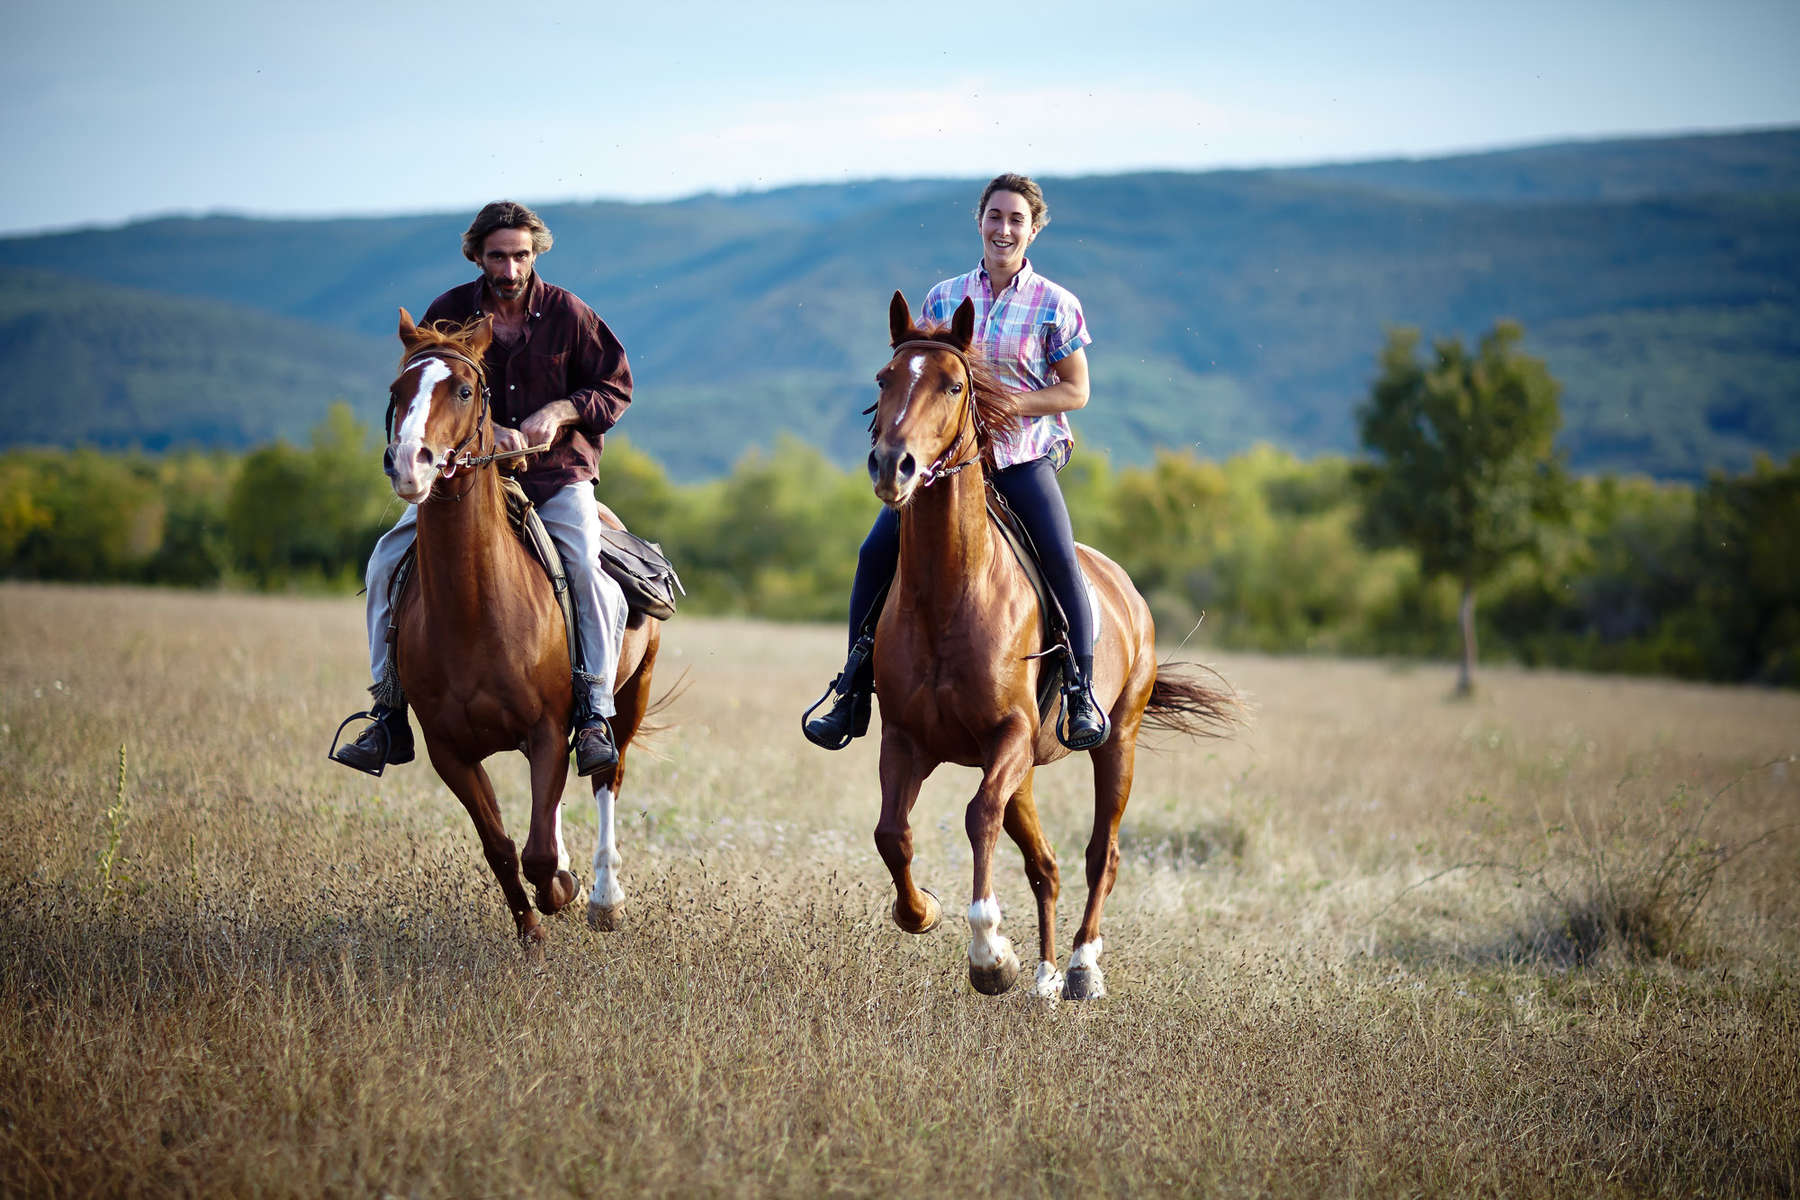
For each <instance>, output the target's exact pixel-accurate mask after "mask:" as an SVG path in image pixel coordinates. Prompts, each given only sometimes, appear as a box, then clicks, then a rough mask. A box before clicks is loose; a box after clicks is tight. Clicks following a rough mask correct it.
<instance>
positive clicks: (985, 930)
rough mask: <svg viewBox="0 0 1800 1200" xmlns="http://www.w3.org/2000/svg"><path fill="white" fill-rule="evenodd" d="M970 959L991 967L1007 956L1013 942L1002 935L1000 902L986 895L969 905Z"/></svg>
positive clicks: (975, 962) (977, 964) (979, 965)
mask: <svg viewBox="0 0 1800 1200" xmlns="http://www.w3.org/2000/svg"><path fill="white" fill-rule="evenodd" d="M969 932H970V933H971V934H973V935H974V936H973V938H972V939H971V940H970V942H969V961H970V962H972V963H974V964H975V965H976V966H978V967H991V966H994V965H995V964H997V963H999V962H1000V960H1001V959H1003V958H1005V957H1006V955H1007V953H1008V951H1010V950H1011V949H1012V943H1011V942H1010V941H1008V940H1007V939H1006V938H1003V937H1001V936H1000V902H999V901H998V900H996V899H994V898H993V897H992V896H984V897H982V898H981V899H980V900H977V901H976V902H975V903H973V904H971V905H969Z"/></svg>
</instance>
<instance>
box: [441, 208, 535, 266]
mask: <svg viewBox="0 0 1800 1200" xmlns="http://www.w3.org/2000/svg"><path fill="white" fill-rule="evenodd" d="M496 229H523V230H526V231H527V232H529V233H530V234H531V252H532V253H533V254H542V253H543V252H544V251H546V250H548V249H550V243H551V241H552V240H553V239H552V238H551V237H550V227H549V226H548V225H546V224H544V222H543V221H542V220H541V219H539V217H538V215H537V214H536V213H534V212H532V211H531V210H530V209H529V208H526V207H525V206H524V205H523V204H519V203H517V202H515V201H512V200H496V201H494V202H493V203H492V204H490V205H488V206H487V207H485V208H483V209H482V210H481V211H480V212H478V213H476V214H475V219H474V220H473V221H470V222H469V228H468V229H467V230H466V231H465V232H464V233H463V243H462V251H463V257H464V258H466V259H468V260H469V261H470V262H472V263H479V262H480V261H481V246H482V243H483V242H486V241H487V239H488V234H490V233H492V232H494V230H496Z"/></svg>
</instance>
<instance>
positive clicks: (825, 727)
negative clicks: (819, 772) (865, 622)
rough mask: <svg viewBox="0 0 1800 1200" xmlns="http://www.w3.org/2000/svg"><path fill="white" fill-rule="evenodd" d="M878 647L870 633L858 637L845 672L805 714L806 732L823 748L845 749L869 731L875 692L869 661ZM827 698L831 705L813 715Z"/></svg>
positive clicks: (803, 724) (803, 718)
mask: <svg viewBox="0 0 1800 1200" xmlns="http://www.w3.org/2000/svg"><path fill="white" fill-rule="evenodd" d="M874 648H875V639H874V638H872V637H870V636H869V635H868V634H864V635H863V636H862V637H859V638H857V639H856V644H855V645H854V646H851V647H850V656H849V658H847V659H845V661H844V669H843V671H841V672H840V673H839V674H838V677H837V678H836V679H833V680H832V681H831V687H830V688H828V689H827V690H826V693H825V695H824V696H821V697H819V699H818V701H817V703H815V704H814V705H813V706H812V708H809V709H807V710H806V712H805V714H803V715H802V717H801V725H800V729H801V732H803V733H804V734H806V740H807V741H809V742H811V743H812V744H813V745H815V746H818V747H819V748H820V749H822V750H842V749H843V748H844V747H845V746H848V745H849V744H850V742H851V739H853V738H859V737H861V736H862V735H863V734H865V733H867V732H869V714H870V712H871V710H872V709H873V708H874V704H873V695H874V691H875V687H874V678H873V676H874V673H875V672H874V670H873V668H872V666H871V665H870V663H869V655H870V653H871V652H872V651H873V650H874ZM827 699H829V700H830V701H831V707H830V708H827V709H826V710H825V711H824V712H822V713H820V714H819V715H818V716H816V717H815V716H813V715H812V713H813V711H814V709H817V708H818V707H819V705H820V704H823V703H825V701H826V700H827Z"/></svg>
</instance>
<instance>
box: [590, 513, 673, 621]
mask: <svg viewBox="0 0 1800 1200" xmlns="http://www.w3.org/2000/svg"><path fill="white" fill-rule="evenodd" d="M600 565H601V566H602V567H604V568H605V569H606V573H607V574H608V575H610V576H612V578H613V582H614V583H617V584H618V585H619V589H620V590H621V591H623V592H624V593H625V604H626V606H627V607H628V608H630V610H631V611H632V612H634V613H637V612H642V613H647V614H648V615H650V616H652V617H655V618H656V619H657V620H659V621H666V620H668V619H669V618H670V617H672V616H674V615H675V597H676V595H677V594H679V595H683V596H685V595H687V589H686V588H684V587H682V586H681V576H679V575H677V574H676V573H675V566H674V564H673V563H671V562H670V561H669V559H668V557H667V556H666V555H665V554H663V552H662V547H661V546H659V545H657V544H656V543H655V542H647V541H645V540H644V539H643V538H641V537H639V536H637V534H635V533H627V532H625V531H624V530H623V529H611V528H606V527H603V528H602V529H601V530H600Z"/></svg>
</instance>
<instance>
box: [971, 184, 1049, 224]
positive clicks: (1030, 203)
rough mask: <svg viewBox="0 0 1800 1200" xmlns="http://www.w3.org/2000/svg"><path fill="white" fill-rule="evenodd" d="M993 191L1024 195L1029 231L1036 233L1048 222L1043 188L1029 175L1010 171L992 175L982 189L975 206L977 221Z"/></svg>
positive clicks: (1047, 209) (985, 209) (1047, 210)
mask: <svg viewBox="0 0 1800 1200" xmlns="http://www.w3.org/2000/svg"><path fill="white" fill-rule="evenodd" d="M995 192H1017V193H1018V194H1019V195H1021V196H1023V197H1025V204H1026V207H1028V208H1030V209H1031V232H1033V233H1037V232H1039V231H1040V230H1042V229H1043V228H1044V226H1046V225H1048V224H1049V223H1050V206H1049V205H1048V204H1045V203H1044V189H1043V188H1041V187H1039V186H1038V185H1037V181H1036V180H1034V179H1032V178H1031V177H1030V176H1029V175H1015V174H1013V173H1012V172H1011V171H1008V172H1007V173H1006V174H1004V175H996V176H994V177H993V179H991V180H989V181H988V185H987V187H985V188H983V189H982V191H981V203H980V204H978V205H976V206H975V219H976V220H977V221H979V220H981V214H982V213H984V212H986V211H987V202H988V197H990V196H992V195H993V194H994V193H995Z"/></svg>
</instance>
